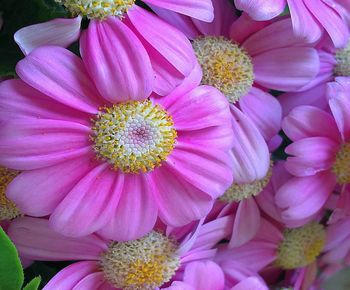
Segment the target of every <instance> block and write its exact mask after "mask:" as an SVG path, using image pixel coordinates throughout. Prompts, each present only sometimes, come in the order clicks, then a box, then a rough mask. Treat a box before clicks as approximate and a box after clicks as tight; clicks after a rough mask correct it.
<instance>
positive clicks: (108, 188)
mask: <svg viewBox="0 0 350 290" xmlns="http://www.w3.org/2000/svg"><path fill="white" fill-rule="evenodd" d="M66 172H67V171H66ZM122 186H123V175H119V176H118V175H116V172H115V171H113V170H111V169H110V164H108V163H102V164H100V165H98V166H96V167H95V168H93V169H92V170H91V171H90V172H88V173H86V174H85V175H84V177H83V178H82V179H81V180H80V181H79V182H77V184H76V185H75V186H74V187H73V188H72V189H71V190H70V191H69V192H67V195H66V196H65V197H64V199H63V200H62V201H61V202H60V204H59V205H58V206H57V208H56V209H55V211H54V212H53V213H52V214H51V216H50V225H51V226H52V228H53V229H55V230H56V231H58V232H60V233H62V234H64V235H67V236H70V237H81V236H85V235H89V234H91V233H93V232H95V231H97V230H99V229H100V228H102V227H103V226H104V225H105V224H106V223H107V222H108V221H109V220H110V219H111V218H112V216H113V214H114V212H115V209H116V207H117V205H118V201H119V198H120V191H121V188H122Z"/></svg>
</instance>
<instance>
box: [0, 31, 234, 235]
mask: <svg viewBox="0 0 350 290" xmlns="http://www.w3.org/2000/svg"><path fill="white" fill-rule="evenodd" d="M88 41H89V40H88V37H87V36H86V37H84V36H83V37H82V44H81V54H82V58H83V61H84V62H83V61H82V60H81V59H80V58H79V57H77V56H76V55H74V54H73V53H71V52H69V51H68V50H66V49H64V48H60V47H42V48H38V49H36V50H34V51H33V52H32V53H30V54H29V55H28V56H27V57H26V58H25V59H23V60H22V61H20V62H19V64H18V65H17V73H18V75H19V76H20V77H21V79H22V80H8V81H5V82H2V83H1V84H0V95H1V98H0V111H1V113H0V115H1V117H0V118H1V119H0V121H1V122H0V124H1V126H0V135H1V141H0V163H1V164H2V165H4V166H6V167H8V168H13V169H16V170H21V171H24V172H23V173H21V174H20V175H19V176H17V177H16V178H15V179H14V180H13V182H12V183H11V184H10V185H9V186H8V189H7V196H8V197H9V198H10V199H11V200H13V201H14V202H15V203H16V204H17V206H18V207H19V208H20V209H21V211H22V212H23V213H25V214H28V215H31V216H46V215H51V217H50V222H51V225H52V226H53V227H54V228H55V229H56V230H58V231H60V232H62V233H64V234H66V235H72V236H83V235H87V234H90V233H92V232H95V231H100V233H101V234H103V235H104V236H106V237H108V238H113V239H115V240H129V239H134V238H138V237H140V236H142V235H144V234H146V233H147V232H149V231H150V230H151V229H152V228H153V226H154V224H155V222H156V220H157V217H160V218H161V219H162V221H164V222H165V223H166V224H169V225H172V226H181V225H184V224H187V223H189V222H191V221H193V220H197V219H200V218H202V217H203V216H205V215H206V214H207V212H208V211H209V210H210V209H211V207H212V203H213V200H214V199H215V198H217V197H218V196H220V195H221V194H223V193H224V191H225V190H226V188H227V187H228V186H229V185H230V184H231V182H232V169H231V164H232V161H231V158H230V155H229V150H230V149H231V147H232V144H233V140H232V139H233V134H232V127H231V115H230V111H229V104H228V102H227V100H226V98H225V97H224V96H223V95H222V94H221V93H220V92H219V91H217V90H216V89H214V88H212V87H209V86H199V87H197V85H198V83H199V80H200V73H199V72H198V70H197V71H195V72H194V74H193V75H192V76H191V77H190V78H188V79H187V80H186V82H185V83H184V84H183V85H182V86H180V87H178V88H177V89H176V90H175V91H173V92H172V93H171V94H170V95H168V96H166V97H164V98H159V97H155V96H153V95H150V94H151V91H152V84H153V73H152V71H151V69H150V66H149V65H147V63H143V62H142V58H139V57H140V56H142V54H143V53H145V52H144V50H142V47H140V48H139V51H138V52H137V53H136V54H135V58H134V60H133V61H132V62H129V61H128V60H127V59H124V58H123V57H122V56H123V55H124V54H125V53H127V52H128V49H129V48H130V47H129V46H126V47H124V49H121V48H118V49H119V51H118V54H119V56H120V58H118V59H113V61H110V59H109V56H110V54H109V53H110V50H108V49H105V47H104V46H103V45H102V46H101V47H100V46H97V47H94V48H93V51H91V47H90V46H89V45H86V43H87V42H88ZM126 41H127V42H129V41H132V40H131V39H130V40H126ZM109 45H111V46H110V47H109V48H110V49H111V50H114V51H115V50H116V49H115V46H113V44H109ZM94 55H98V56H99V57H100V58H99V62H98V63H97V62H95V61H94V60H96V61H97V59H96V58H94V57H93V56H94ZM102 72H103V73H104V76H103V80H102V79H101V78H99V76H101V73H102ZM96 87H98V88H99V89H100V90H97V88H96ZM14 115H16V118H13V116H14ZM33 184H35V186H33ZM23 189H25V191H23ZM125 225H127V226H125Z"/></svg>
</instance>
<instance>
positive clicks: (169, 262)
mask: <svg viewBox="0 0 350 290" xmlns="http://www.w3.org/2000/svg"><path fill="white" fill-rule="evenodd" d="M176 249H177V245H176V243H175V242H174V241H173V240H171V239H169V238H167V237H166V236H164V235H162V234H161V233H158V232H155V231H152V232H151V233H149V234H148V235H146V236H145V237H143V238H141V239H138V240H134V241H128V242H112V243H111V244H110V245H109V248H108V250H107V251H106V252H105V253H104V254H103V255H102V257H101V260H100V266H101V270H102V272H103V273H104V276H105V278H106V279H107V280H108V281H109V282H110V283H111V284H112V285H113V286H115V287H116V288H120V289H123V290H153V289H155V288H157V287H160V286H162V285H163V284H164V283H166V282H169V281H170V280H171V278H172V276H173V275H174V274H175V272H176V271H177V269H178V268H179V266H180V259H179V257H178V256H177V255H176V253H175V252H176Z"/></svg>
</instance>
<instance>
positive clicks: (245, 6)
mask: <svg viewBox="0 0 350 290" xmlns="http://www.w3.org/2000/svg"><path fill="white" fill-rule="evenodd" d="M235 5H236V7H237V9H239V10H243V11H244V12H246V13H248V14H249V16H250V17H251V18H253V19H254V20H258V21H261V20H270V19H272V18H274V17H276V16H278V15H279V14H281V13H282V12H283V10H284V7H285V6H286V0H235Z"/></svg>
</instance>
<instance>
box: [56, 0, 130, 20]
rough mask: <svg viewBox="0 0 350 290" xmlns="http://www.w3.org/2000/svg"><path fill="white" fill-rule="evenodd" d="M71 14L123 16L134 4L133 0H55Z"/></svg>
mask: <svg viewBox="0 0 350 290" xmlns="http://www.w3.org/2000/svg"><path fill="white" fill-rule="evenodd" d="M55 2H57V3H59V4H61V5H63V6H64V7H65V8H66V9H67V10H68V11H69V12H70V13H71V14H72V15H73V16H76V15H82V16H86V17H87V18H89V19H101V20H102V19H105V18H106V17H108V16H117V17H119V18H123V16H124V14H125V13H126V12H128V10H129V9H130V8H131V7H132V6H133V5H134V4H135V0H55Z"/></svg>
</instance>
